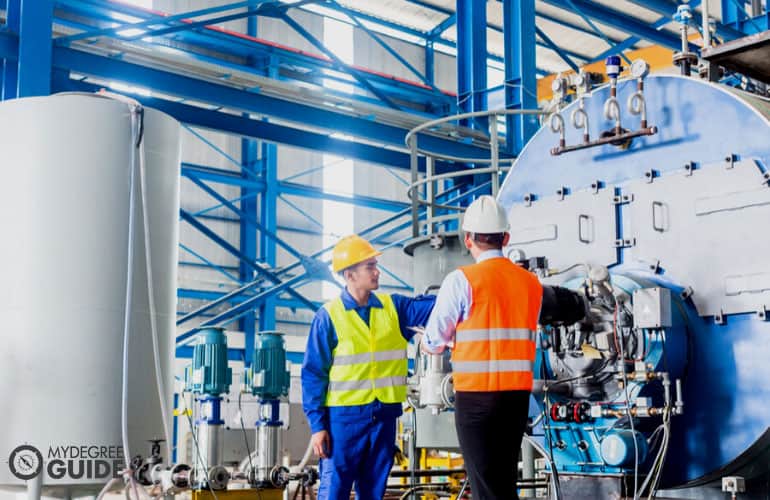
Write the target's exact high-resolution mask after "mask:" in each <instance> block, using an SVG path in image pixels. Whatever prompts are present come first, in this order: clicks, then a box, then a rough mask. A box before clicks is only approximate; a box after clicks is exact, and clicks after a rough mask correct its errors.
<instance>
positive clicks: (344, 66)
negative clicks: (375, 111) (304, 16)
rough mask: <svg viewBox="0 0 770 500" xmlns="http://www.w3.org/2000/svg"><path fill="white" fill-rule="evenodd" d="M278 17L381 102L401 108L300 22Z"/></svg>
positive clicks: (394, 107)
mask: <svg viewBox="0 0 770 500" xmlns="http://www.w3.org/2000/svg"><path fill="white" fill-rule="evenodd" d="M278 17H279V18H280V19H282V20H283V21H284V22H285V23H286V24H288V25H289V26H290V27H291V28H292V29H293V30H294V31H296V32H297V33H298V34H299V35H300V36H301V37H302V38H304V39H305V40H307V41H308V42H310V43H311V44H312V45H313V46H314V47H315V48H317V49H318V50H320V51H321V52H323V53H324V55H326V57H328V58H329V59H331V60H332V61H334V64H335V66H336V67H337V68H338V69H339V70H341V71H343V72H345V73H348V74H349V75H350V76H352V77H353V78H355V79H356V80H358V83H360V84H361V85H363V86H364V87H365V88H366V89H368V90H369V92H371V93H372V94H374V95H375V96H377V97H378V98H379V99H380V100H381V101H382V102H383V103H385V104H386V105H387V106H389V107H391V108H393V109H401V107H400V106H399V105H398V104H396V103H395V102H393V101H392V100H391V99H390V97H388V96H387V95H385V94H384V93H382V92H381V91H380V90H379V89H378V88H377V87H375V86H374V85H373V84H372V82H370V81H369V79H368V77H367V75H366V74H364V73H363V72H362V71H360V70H358V69H356V68H354V67H353V66H351V65H349V64H347V63H346V62H344V61H343V60H342V59H340V58H339V57H337V55H336V54H335V53H334V52H332V51H331V50H329V49H328V48H326V45H324V44H323V42H321V40H319V39H318V38H316V37H315V36H313V34H312V33H310V32H309V31H308V30H306V29H305V28H303V27H302V25H301V24H299V23H298V22H297V21H295V20H294V19H292V18H291V16H289V15H288V14H286V13H284V14H282V15H280V16H278Z"/></svg>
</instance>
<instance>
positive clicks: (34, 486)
mask: <svg viewBox="0 0 770 500" xmlns="http://www.w3.org/2000/svg"><path fill="white" fill-rule="evenodd" d="M42 494H43V473H42V472H41V473H40V474H38V475H37V476H35V477H33V478H32V479H30V480H28V481H27V500H40V498H41V496H42Z"/></svg>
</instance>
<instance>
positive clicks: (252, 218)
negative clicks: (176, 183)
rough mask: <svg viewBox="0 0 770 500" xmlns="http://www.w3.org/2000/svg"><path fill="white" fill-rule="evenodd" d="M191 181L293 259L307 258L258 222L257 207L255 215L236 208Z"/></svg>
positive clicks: (192, 179)
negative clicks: (279, 246)
mask: <svg viewBox="0 0 770 500" xmlns="http://www.w3.org/2000/svg"><path fill="white" fill-rule="evenodd" d="M190 180H191V181H193V183H194V184H195V185H197V186H198V187H199V188H201V190H202V191H203V192H204V193H206V194H208V195H209V196H211V197H212V198H214V199H215V200H217V201H219V202H220V203H221V204H222V205H224V206H225V207H227V208H228V209H229V210H230V211H232V212H233V213H235V214H236V215H238V216H239V217H240V218H241V220H242V221H245V222H248V223H249V224H251V225H253V226H254V227H255V228H257V229H259V230H260V231H261V232H262V234H263V235H265V236H267V237H269V238H270V240H271V241H273V243H277V244H279V245H281V248H283V249H284V250H286V252H288V253H289V254H291V255H292V256H293V257H296V258H297V259H304V258H305V256H304V255H303V254H302V253H301V252H299V251H298V250H296V249H295V248H294V247H293V246H291V245H289V244H288V243H286V242H285V241H283V240H282V239H280V238H279V237H278V236H277V235H276V234H275V231H274V230H271V229H270V228H268V227H266V226H264V225H263V224H261V223H260V222H259V221H258V220H257V214H256V207H255V210H254V213H249V212H246V211H245V210H244V209H243V208H238V207H236V206H235V205H234V204H232V203H231V202H230V201H229V200H228V199H227V198H225V197H224V196H222V195H221V194H220V193H218V192H217V191H216V190H214V189H212V188H211V187H210V186H207V185H206V183H204V182H202V181H199V180H197V179H195V178H190ZM256 242H257V238H256V234H254V244H256ZM255 253H256V249H255ZM254 260H256V255H255V256H254V258H253V259H250V261H254Z"/></svg>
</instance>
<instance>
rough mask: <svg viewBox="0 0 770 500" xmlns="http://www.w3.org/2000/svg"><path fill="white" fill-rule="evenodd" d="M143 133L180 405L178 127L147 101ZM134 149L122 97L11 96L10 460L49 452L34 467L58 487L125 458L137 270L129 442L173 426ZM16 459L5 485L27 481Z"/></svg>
mask: <svg viewBox="0 0 770 500" xmlns="http://www.w3.org/2000/svg"><path fill="white" fill-rule="evenodd" d="M143 141H144V163H145V169H146V183H145V185H146V186H147V192H145V193H144V196H145V197H146V198H145V199H146V204H147V207H148V216H149V217H148V219H149V244H150V255H151V264H152V276H153V279H154V282H153V283H152V290H153V296H154V299H155V300H154V303H155V308H156V320H157V331H158V334H159V341H160V345H159V349H160V359H161V367H162V371H163V373H162V377H163V378H164V379H165V391H166V402H167V407H168V408H171V401H172V393H173V384H172V380H173V377H172V373H171V366H170V362H171V360H172V359H173V353H174V350H173V345H174V331H175V327H174V320H175V315H176V268H177V252H178V248H177V247H178V215H179V214H178V212H179V167H180V127H179V124H178V123H177V122H176V121H175V120H173V119H172V118H170V117H169V116H166V115H165V114H162V113H160V112H157V111H154V110H152V109H146V110H145V112H144V128H143ZM133 148H134V139H132V126H131V117H130V114H129V109H128V105H127V104H125V103H123V102H119V101H117V100H113V99H109V98H104V97H96V96H92V95H81V94H77V95H73V94H69V95H58V96H51V97H39V98H27V99H17V100H11V101H6V102H3V103H0V150H2V152H3V157H4V161H3V163H2V166H0V169H2V176H3V181H2V182H0V228H2V230H3V244H2V245H0V277H1V278H2V282H3V286H2V287H0V324H2V325H3V348H2V349H0V369H1V370H2V375H0V395H2V396H1V397H2V398H3V403H2V411H1V412H0V428H2V432H0V460H2V461H3V462H5V461H6V460H9V459H10V460H12V459H17V460H18V464H19V465H21V466H22V467H24V466H28V465H29V461H28V460H22V457H21V456H20V455H19V452H17V453H16V454H13V450H14V449H16V448H17V447H19V446H20V445H27V446H28V447H32V448H34V449H36V450H38V451H39V457H40V458H41V460H42V466H41V470H39V472H38V470H37V467H38V466H37V465H36V464H34V463H33V465H32V466H30V467H29V468H30V469H31V470H29V471H27V472H28V473H29V474H36V473H37V474H42V479H43V487H44V491H45V492H48V493H51V492H52V489H53V488H62V489H66V490H69V491H68V494H73V493H78V492H88V491H94V490H97V491H98V489H99V488H101V486H102V485H103V484H104V483H105V482H107V480H108V479H109V477H111V476H112V475H113V474H114V473H115V471H116V469H120V468H122V466H123V465H122V464H123V451H122V447H121V444H122V440H121V382H122V375H121V368H122V357H123V330H124V328H123V325H124V311H125V304H126V288H127V287H126V284H127V279H129V278H130V279H132V283H133V302H132V304H133V306H132V309H131V315H130V325H131V326H130V328H131V337H130V347H129V353H128V355H129V357H128V361H129V362H128V366H129V371H128V432H129V442H130V450H131V453H132V454H140V453H141V454H146V453H147V452H148V450H149V448H148V446H149V445H148V444H147V442H146V440H148V439H152V438H159V437H162V436H163V426H162V418H163V417H165V418H167V419H168V420H167V421H168V422H169V426H170V421H171V416H170V415H165V416H162V415H161V411H160V405H159V398H158V391H157V389H156V374H155V367H154V362H153V359H154V358H153V348H152V338H151V333H150V332H151V328H150V315H149V307H148V304H149V300H148V297H149V295H148V283H147V273H146V264H145V262H146V261H145V245H144V242H145V234H144V228H143V217H142V210H141V197H140V191H139V189H140V183H139V179H138V177H137V176H135V178H134V183H133V185H134V189H135V191H134V194H135V197H134V198H135V203H134V212H133V214H134V227H135V232H134V238H133V240H132V241H128V234H129V232H128V220H129V203H130V202H129V200H130V196H129V185H130V182H129V181H130V172H131V171H132V170H131V167H130V159H131V154H132V149H133ZM135 172H137V171H136V170H135ZM129 245H130V246H131V247H132V248H133V266H132V267H131V268H128V267H127V263H128V253H129V252H128V249H129ZM25 450H26V451H27V452H30V450H29V448H26V449H22V450H21V452H24V451H25ZM30 453H32V452H30ZM32 454H33V455H34V453H32ZM99 461H101V462H104V463H101V462H99ZM97 462H99V463H100V464H101V465H96V464H97ZM105 464H106V465H105ZM105 467H107V470H105ZM10 469H12V468H9V467H6V466H3V467H0V485H3V486H20V487H21V486H24V484H25V482H24V480H23V479H20V478H19V477H18V475H14V474H13V473H12V472H11V470H10ZM17 472H18V471H17Z"/></svg>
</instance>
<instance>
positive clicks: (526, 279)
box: [452, 257, 543, 392]
mask: <svg viewBox="0 0 770 500" xmlns="http://www.w3.org/2000/svg"><path fill="white" fill-rule="evenodd" d="M460 270H461V271H462V272H463V274H465V277H466V278H467V279H468V283H469V284H470V287H471V308H470V311H469V314H468V318H467V319H465V320H464V321H461V322H460V323H459V324H458V325H457V329H456V333H455V346H454V349H453V352H452V371H453V380H454V387H455V390H457V391H468V392H472V391H473V392H475V391H480V392H492V391H519V390H520V391H531V390H532V369H533V366H534V362H535V341H534V339H535V332H536V330H537V322H538V318H539V316H540V304H541V301H542V298H543V287H542V285H541V284H540V282H539V281H538V279H537V277H536V276H535V275H534V274H532V273H530V272H529V271H526V270H525V269H523V268H521V267H519V266H517V265H516V264H514V263H513V262H511V261H510V260H508V259H506V258H504V257H495V258H491V259H487V260H485V261H482V262H479V263H477V264H472V265H470V266H464V267H461V268H460Z"/></svg>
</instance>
